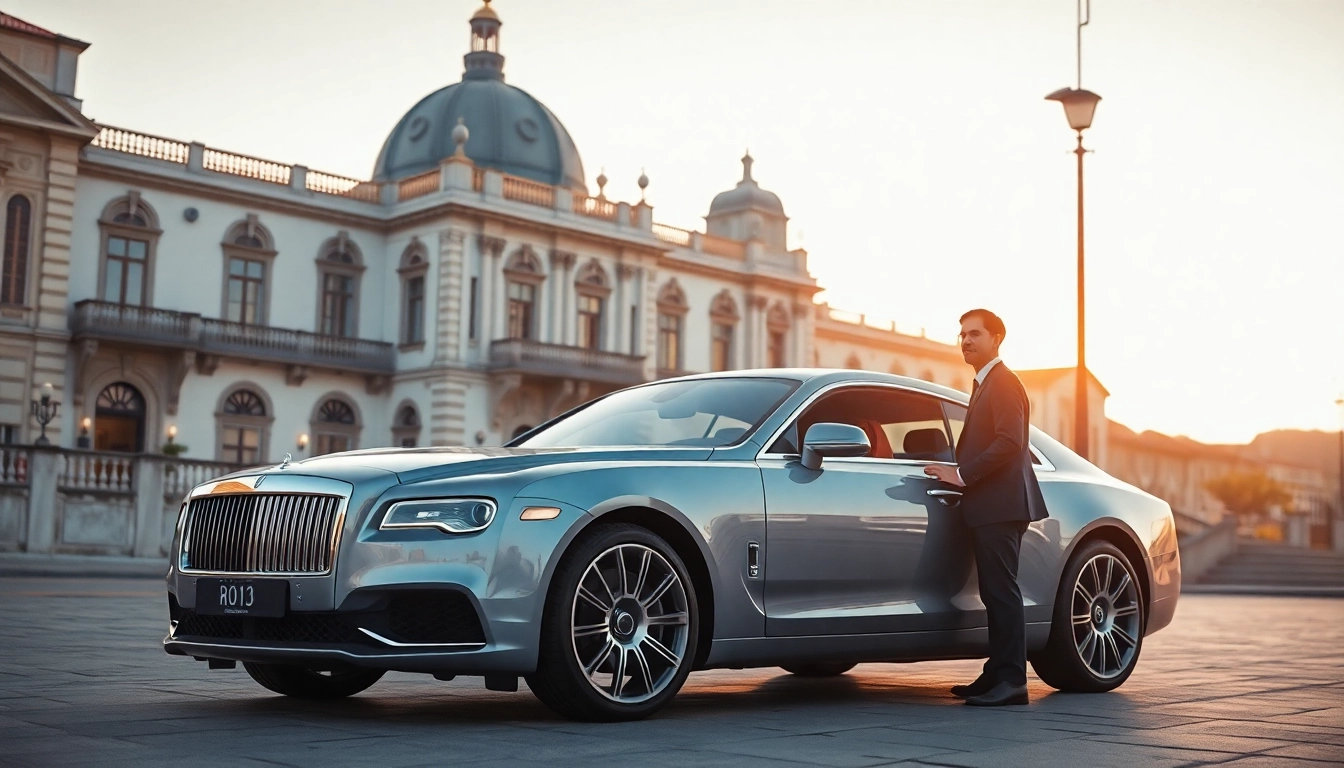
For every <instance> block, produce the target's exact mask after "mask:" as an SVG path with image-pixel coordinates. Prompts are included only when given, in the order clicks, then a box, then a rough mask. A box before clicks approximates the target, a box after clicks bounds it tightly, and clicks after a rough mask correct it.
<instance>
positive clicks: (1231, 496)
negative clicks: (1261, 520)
mask: <svg viewBox="0 0 1344 768" xmlns="http://www.w3.org/2000/svg"><path fill="white" fill-rule="evenodd" d="M1204 488H1205V490H1207V491H1208V492H1209V493H1211V494H1213V496H1214V498H1216V499H1218V500H1219V501H1221V502H1222V503H1223V506H1225V507H1227V509H1228V511H1229V512H1231V513H1232V514H1234V515H1236V516H1237V517H1239V518H1243V519H1245V518H1253V517H1256V516H1259V515H1262V514H1264V513H1265V512H1268V511H1269V508H1270V507H1274V506H1284V505H1286V504H1288V502H1290V501H1292V498H1293V497H1292V495H1291V494H1289V493H1288V489H1287V488H1285V487H1283V484H1282V483H1280V482H1279V481H1278V480H1275V479H1274V478H1272V477H1270V476H1269V475H1266V474H1265V473H1264V470H1259V469H1257V470H1253V471H1249V472H1229V473H1227V474H1226V475H1223V476H1222V477H1215V478H1214V479H1212V480H1210V481H1208V482H1207V483H1205V484H1204Z"/></svg>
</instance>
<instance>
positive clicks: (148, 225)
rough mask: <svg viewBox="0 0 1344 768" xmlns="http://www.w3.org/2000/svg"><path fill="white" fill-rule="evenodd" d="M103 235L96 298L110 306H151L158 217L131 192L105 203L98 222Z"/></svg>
mask: <svg viewBox="0 0 1344 768" xmlns="http://www.w3.org/2000/svg"><path fill="white" fill-rule="evenodd" d="M98 228H99V230H100V231H101V233H102V247H101V253H102V258H101V259H100V260H99V279H98V285H99V286H100V287H99V294H98V295H99V298H101V299H102V300H103V301H107V302H111V303H113V304H125V305H128V306H150V305H152V304H153V303H154V296H153V293H154V254H155V250H156V249H157V247H158V244H159V235H160V234H162V230H160V229H159V217H158V215H157V214H155V213H154V209H152V208H150V207H149V205H148V204H147V203H146V202H145V201H144V200H142V199H141V198H140V193H139V192H136V191H134V190H132V191H131V192H129V193H127V194H126V196H125V197H121V198H118V199H116V200H113V201H112V202H110V203H108V204H107V207H106V208H104V209H103V215H102V216H101V217H100V218H99V220H98Z"/></svg>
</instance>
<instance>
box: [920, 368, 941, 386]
mask: <svg viewBox="0 0 1344 768" xmlns="http://www.w3.org/2000/svg"><path fill="white" fill-rule="evenodd" d="M920 378H921V379H923V380H925V381H927V382H929V383H931V384H937V383H938V382H937V381H936V379H935V377H934V375H933V369H932V368H925V369H924V373H923V374H922V375H921V376H920Z"/></svg>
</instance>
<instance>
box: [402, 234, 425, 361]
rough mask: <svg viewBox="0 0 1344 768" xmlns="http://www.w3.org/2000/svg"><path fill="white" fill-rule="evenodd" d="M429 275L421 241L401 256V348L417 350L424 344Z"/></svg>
mask: <svg viewBox="0 0 1344 768" xmlns="http://www.w3.org/2000/svg"><path fill="white" fill-rule="evenodd" d="M428 272H429V251H428V250H427V249H426V248H425V244H424V243H422V242H420V238H418V237H415V238H411V244H410V245H408V246H406V250H404V251H402V253H401V265H400V266H399V267H398V268H397V274H399V275H400V276H401V345H402V347H403V348H405V347H419V346H422V345H424V343H425V298H426V284H425V275H426V274H427V273H428Z"/></svg>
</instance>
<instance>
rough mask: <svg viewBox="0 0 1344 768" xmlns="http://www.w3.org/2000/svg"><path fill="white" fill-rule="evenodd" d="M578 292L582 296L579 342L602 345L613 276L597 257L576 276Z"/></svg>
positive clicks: (595, 345) (579, 314)
mask: <svg viewBox="0 0 1344 768" xmlns="http://www.w3.org/2000/svg"><path fill="white" fill-rule="evenodd" d="M574 292H575V293H576V294H577V300H578V318H577V319H578V324H577V326H576V327H577V329H578V333H577V335H576V337H575V343H577V344H578V346H580V347H584V348H585V349H602V347H603V346H605V345H604V344H603V343H602V336H603V331H604V330H605V326H606V304H607V296H608V295H609V294H610V293H611V278H609V277H608V276H607V271H606V270H605V269H603V268H602V265H601V264H599V263H598V261H597V259H591V260H589V262H588V263H587V264H584V265H583V267H582V268H581V269H580V270H579V273H578V275H577V276H576V277H575V278H574Z"/></svg>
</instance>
